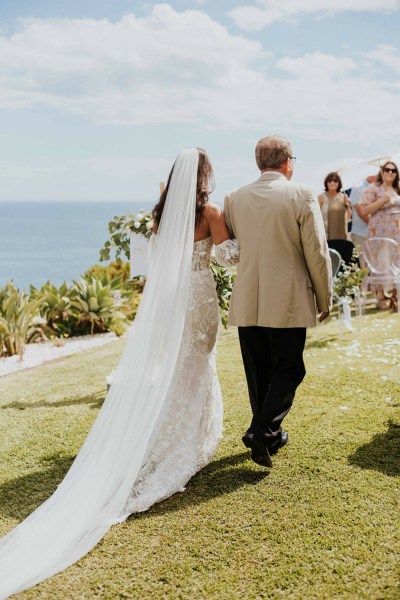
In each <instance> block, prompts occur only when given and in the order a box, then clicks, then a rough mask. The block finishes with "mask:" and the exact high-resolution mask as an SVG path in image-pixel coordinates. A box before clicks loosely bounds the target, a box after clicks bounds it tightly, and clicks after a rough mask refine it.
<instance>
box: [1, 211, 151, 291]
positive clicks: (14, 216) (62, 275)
mask: <svg viewBox="0 0 400 600" xmlns="http://www.w3.org/2000/svg"><path fill="white" fill-rule="evenodd" d="M141 208H144V209H145V210H151V208H152V205H151V204H148V203H145V202H144V203H140V204H138V203H134V202H131V203H129V202H0V287H3V286H4V285H5V284H6V283H7V281H8V280H10V279H12V280H13V281H14V284H15V285H16V286H17V287H20V288H23V289H25V290H26V291H28V290H29V284H33V285H35V286H36V287H37V286H41V285H42V284H43V283H45V282H46V281H47V280H50V281H52V282H53V283H54V284H56V285H60V284H61V283H62V282H63V281H67V282H70V281H72V280H73V279H77V278H79V276H80V275H82V274H83V273H84V271H86V269H88V268H89V267H91V266H92V265H94V264H96V263H99V262H100V260H99V251H100V248H101V247H102V246H103V244H104V242H105V241H106V240H107V239H108V222H109V221H110V220H111V219H112V218H113V217H114V216H115V215H124V214H127V213H131V212H133V213H134V214H136V213H137V212H139V210H140V209H141Z"/></svg>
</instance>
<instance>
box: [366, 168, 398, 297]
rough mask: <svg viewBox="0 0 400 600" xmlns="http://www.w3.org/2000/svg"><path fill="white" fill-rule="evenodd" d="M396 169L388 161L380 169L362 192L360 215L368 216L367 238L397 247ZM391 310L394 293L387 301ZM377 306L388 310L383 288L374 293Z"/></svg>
mask: <svg viewBox="0 0 400 600" xmlns="http://www.w3.org/2000/svg"><path fill="white" fill-rule="evenodd" d="M399 192H400V189H399V170H398V168H397V165H395V163H393V162H392V161H388V162H386V163H385V164H384V165H383V166H382V167H381V169H380V171H379V173H378V176H377V178H376V182H375V183H371V184H370V185H369V186H368V187H367V189H366V190H364V192H363V194H362V197H361V202H360V207H361V210H362V212H363V214H364V215H366V216H369V223H368V238H376V237H384V238H391V239H392V240H394V241H395V242H397V243H398V244H399V247H400V195H399ZM391 304H392V308H395V305H396V304H397V299H396V296H395V292H393V294H392V299H391ZM378 307H379V308H382V309H385V308H388V304H387V301H386V299H385V296H384V291H383V289H379V290H378Z"/></svg>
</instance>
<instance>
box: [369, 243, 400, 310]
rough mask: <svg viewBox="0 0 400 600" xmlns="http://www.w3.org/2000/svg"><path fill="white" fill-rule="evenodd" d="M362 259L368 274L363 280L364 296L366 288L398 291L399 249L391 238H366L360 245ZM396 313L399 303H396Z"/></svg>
mask: <svg viewBox="0 0 400 600" xmlns="http://www.w3.org/2000/svg"><path fill="white" fill-rule="evenodd" d="M362 251H363V257H364V260H365V263H366V266H367V268H368V270H369V274H368V275H367V276H366V277H364V279H363V289H364V292H365V294H366V292H367V289H368V286H369V287H370V288H371V289H372V290H376V289H377V288H379V287H383V288H390V289H394V288H397V298H399V291H400V249H399V246H398V244H397V242H396V241H395V240H393V239H391V238H384V237H376V238H368V239H367V240H366V241H365V242H364V243H363V245H362ZM397 306H398V311H399V303H398V302H397Z"/></svg>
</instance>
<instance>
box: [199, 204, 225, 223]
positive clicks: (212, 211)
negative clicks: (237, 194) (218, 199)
mask: <svg viewBox="0 0 400 600" xmlns="http://www.w3.org/2000/svg"><path fill="white" fill-rule="evenodd" d="M221 215H222V209H221V207H220V206H218V204H213V203H212V202H207V204H206V205H205V206H204V212H203V216H204V218H205V220H206V221H208V222H210V221H215V220H216V219H219V218H220V217H221Z"/></svg>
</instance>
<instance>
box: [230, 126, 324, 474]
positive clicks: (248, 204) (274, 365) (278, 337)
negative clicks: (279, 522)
mask: <svg viewBox="0 0 400 600" xmlns="http://www.w3.org/2000/svg"><path fill="white" fill-rule="evenodd" d="M256 162H257V165H258V168H259V169H260V171H261V177H260V178H259V179H258V180H257V181H255V182H254V183H251V184H249V185H246V186H244V187H242V188H239V189H238V190H236V191H234V192H232V193H231V194H229V195H228V196H226V198H225V206H224V216H225V220H226V223H227V225H228V228H229V229H230V231H231V233H232V234H233V235H234V236H235V237H236V238H237V240H238V242H239V247H240V262H239V265H238V271H237V276H236V281H235V284H234V289H233V294H232V298H231V304H230V309H229V324H230V325H236V326H237V327H238V329H239V339H240V346H241V350H242V357H243V363H244V368H245V372H246V378H247V384H248V389H249V396H250V403H251V408H252V411H253V419H252V422H251V425H250V427H249V429H248V431H247V432H246V433H245V434H244V436H243V438H242V439H243V443H244V444H245V446H247V447H248V448H251V450H252V459H253V460H254V461H255V462H257V463H258V464H261V465H263V466H269V467H270V466H272V462H271V455H272V454H275V453H276V452H277V451H278V450H279V448H280V447H282V446H284V445H285V444H286V443H287V442H288V434H287V433H286V432H283V431H282V427H281V423H282V420H283V418H284V417H285V416H286V415H287V413H288V412H289V410H290V408H291V406H292V403H293V399H294V395H295V392H296V388H297V386H298V385H299V384H300V383H301V381H302V380H303V378H304V375H305V367H304V362H303V350H304V344H305V339H306V328H307V327H313V326H314V325H316V315H317V313H321V314H320V317H319V320H320V321H323V320H324V319H326V318H327V316H328V315H329V310H330V307H331V293H332V291H331V288H332V272H331V262H330V258H329V250H328V246H327V243H326V238H325V231H324V224H323V220H322V215H321V210H320V207H319V204H318V200H317V198H316V196H315V194H314V192H313V190H312V189H311V188H308V187H306V186H304V185H300V184H298V183H293V182H291V181H290V179H291V177H292V174H293V164H294V157H293V156H292V148H291V145H290V143H289V142H288V141H287V140H285V139H283V138H280V137H278V136H270V137H266V138H263V139H262V140H260V141H259V142H258V144H257V146H256Z"/></svg>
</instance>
